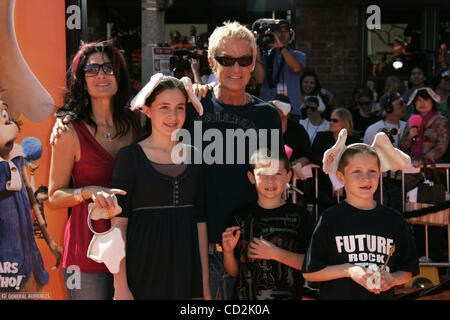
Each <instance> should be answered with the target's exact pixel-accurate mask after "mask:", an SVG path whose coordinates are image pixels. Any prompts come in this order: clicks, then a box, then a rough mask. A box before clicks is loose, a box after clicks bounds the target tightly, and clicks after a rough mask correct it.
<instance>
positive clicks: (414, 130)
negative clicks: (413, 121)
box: [409, 127, 419, 139]
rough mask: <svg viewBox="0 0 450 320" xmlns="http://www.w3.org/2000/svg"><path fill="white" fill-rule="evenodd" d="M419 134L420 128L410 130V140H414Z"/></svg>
mask: <svg viewBox="0 0 450 320" xmlns="http://www.w3.org/2000/svg"><path fill="white" fill-rule="evenodd" d="M418 134H419V129H418V128H415V127H414V128H411V129H410V130H409V138H410V139H412V138H414V137H415V136H417V135H418Z"/></svg>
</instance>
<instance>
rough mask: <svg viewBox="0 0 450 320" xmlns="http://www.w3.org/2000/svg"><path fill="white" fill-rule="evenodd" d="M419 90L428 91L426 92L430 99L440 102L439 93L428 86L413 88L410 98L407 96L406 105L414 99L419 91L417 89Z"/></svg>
mask: <svg viewBox="0 0 450 320" xmlns="http://www.w3.org/2000/svg"><path fill="white" fill-rule="evenodd" d="M421 90H426V91H427V92H428V94H429V95H430V97H431V99H433V100H434V101H435V102H436V103H440V102H441V98H440V97H439V95H438V94H437V93H436V92H434V91H433V89H431V88H429V87H423V88H418V89H416V90H414V92H413V94H412V95H411V98H409V101H408V103H407V105H408V106H409V105H410V104H411V103H412V102H413V101H414V99H415V98H416V96H417V93H419V91H421Z"/></svg>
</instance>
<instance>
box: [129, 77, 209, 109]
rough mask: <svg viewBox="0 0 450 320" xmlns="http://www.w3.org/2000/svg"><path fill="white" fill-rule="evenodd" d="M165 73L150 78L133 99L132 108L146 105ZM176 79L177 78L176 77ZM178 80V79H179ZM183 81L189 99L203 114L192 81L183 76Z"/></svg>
mask: <svg viewBox="0 0 450 320" xmlns="http://www.w3.org/2000/svg"><path fill="white" fill-rule="evenodd" d="M163 78H164V75H163V74H162V73H157V74H155V75H153V76H152V77H151V78H150V81H149V82H148V83H147V84H146V85H145V86H144V87H143V88H142V89H141V91H139V92H138V94H137V95H136V96H135V97H134V98H133V100H131V110H134V109H136V108H141V107H142V106H144V105H145V100H147V98H148V97H149V96H150V95H151V93H152V92H153V90H155V88H156V87H157V86H158V85H159V84H160V83H161V81H162V80H163ZM175 79H176V78H175ZM177 80H178V79H177ZM178 81H181V82H183V84H184V87H185V89H186V91H187V93H188V96H189V101H190V102H191V103H192V105H193V106H194V108H195V110H197V112H198V114H199V115H203V105H202V103H201V102H200V100H199V99H198V98H197V96H196V95H195V94H194V91H193V86H192V81H191V79H189V78H188V77H183V78H181V79H180V80H178Z"/></svg>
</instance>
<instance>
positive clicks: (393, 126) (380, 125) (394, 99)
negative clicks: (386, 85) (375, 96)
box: [364, 92, 406, 148]
mask: <svg viewBox="0 0 450 320" xmlns="http://www.w3.org/2000/svg"><path fill="white" fill-rule="evenodd" d="M380 107H381V108H382V111H383V113H382V117H383V119H381V120H380V121H378V122H375V123H374V124H372V125H371V126H369V127H368V128H367V130H366V133H365V134H364V143H366V144H369V145H370V144H372V142H373V139H374V138H375V135H376V134H377V133H378V132H385V133H386V134H387V135H388V137H389V139H391V142H392V145H393V146H394V147H396V148H398V143H399V141H400V139H401V137H402V135H403V132H405V126H406V122H405V121H402V120H400V119H402V118H403V117H404V116H405V114H406V104H405V102H404V101H403V98H402V96H401V95H400V93H398V92H388V93H386V94H384V95H383V96H382V97H381V98H380Z"/></svg>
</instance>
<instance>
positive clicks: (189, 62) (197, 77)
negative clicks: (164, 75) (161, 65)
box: [170, 49, 217, 84]
mask: <svg viewBox="0 0 450 320" xmlns="http://www.w3.org/2000/svg"><path fill="white" fill-rule="evenodd" d="M170 70H172V72H173V76H174V77H176V78H178V79H180V78H182V77H184V76H186V77H189V78H190V79H191V81H192V82H193V83H197V84H211V83H213V82H215V83H217V78H216V77H215V75H214V73H212V71H211V68H210V67H209V63H208V57H207V51H206V50H200V49H194V50H186V49H181V50H175V51H174V53H173V56H172V57H171V58H170Z"/></svg>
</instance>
